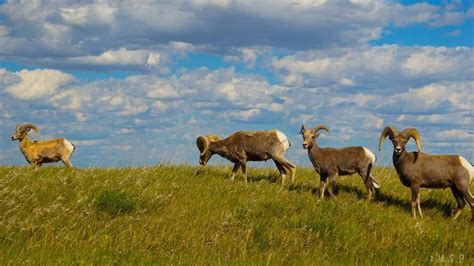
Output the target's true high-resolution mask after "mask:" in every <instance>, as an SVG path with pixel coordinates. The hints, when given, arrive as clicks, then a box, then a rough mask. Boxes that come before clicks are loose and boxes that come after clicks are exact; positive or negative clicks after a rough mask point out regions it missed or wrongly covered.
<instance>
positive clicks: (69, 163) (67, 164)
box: [61, 158, 73, 168]
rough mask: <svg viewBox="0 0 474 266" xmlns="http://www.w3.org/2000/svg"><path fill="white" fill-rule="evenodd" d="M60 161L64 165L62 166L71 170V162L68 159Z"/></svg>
mask: <svg viewBox="0 0 474 266" xmlns="http://www.w3.org/2000/svg"><path fill="white" fill-rule="evenodd" d="M61 161H62V162H63V163H64V165H65V166H66V167H67V168H73V166H72V163H71V160H69V158H66V159H64V160H61Z"/></svg>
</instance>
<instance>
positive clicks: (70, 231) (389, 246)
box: [0, 166, 474, 264]
mask: <svg viewBox="0 0 474 266" xmlns="http://www.w3.org/2000/svg"><path fill="white" fill-rule="evenodd" d="M229 173H230V168H229V167H192V166H157V167H151V168H127V169H76V170H74V171H72V172H71V171H68V170H66V169H64V168H56V167H46V168H43V169H40V170H37V171H33V170H32V169H29V168H22V167H0V264H5V263H8V262H13V263H25V262H30V263H32V262H34V263H35V264H39V263H41V264H44V263H61V264H64V263H98V264H104V263H134V264H136V263H147V264H148V263H164V262H173V263H175V264H182V263H187V264H189V263H199V264H203V263H208V262H210V263H214V264H215V263H220V264H222V263H239V264H240V263H259V264H263V263H279V264H283V263H284V264H287V263H298V264H301V263H305V264H309V263H313V264H315V263H318V264H320V263H322V264H333V263H351V264H352V263H353V262H359V263H373V264H379V263H395V262H398V263H400V262H402V263H417V264H418V263H430V262H441V260H444V261H445V262H449V261H450V260H452V262H462V263H465V264H473V263H474V240H473V238H474V225H472V224H470V223H469V218H470V215H471V212H470V210H469V208H468V207H466V208H465V209H464V211H463V214H462V215H461V217H460V218H459V220H457V221H452V220H451V219H449V218H448V217H446V216H447V215H449V213H450V209H451V208H452V207H454V204H455V203H454V198H453V196H452V195H451V191H450V190H426V189H422V191H421V200H422V203H421V205H422V210H423V211H424V218H423V219H421V220H420V219H419V220H413V219H412V218H411V217H410V212H409V209H410V207H409V195H410V194H409V189H408V188H405V187H403V186H402V185H401V183H400V181H399V180H398V177H397V176H396V174H395V172H394V171H393V170H392V169H390V168H379V169H376V170H375V172H374V176H375V177H376V179H378V180H379V181H380V183H381V185H382V188H381V193H379V195H378V196H377V199H376V200H375V201H372V202H367V200H366V199H365V198H364V197H365V188H364V186H363V184H362V181H361V179H360V177H358V176H357V175H354V176H350V177H338V179H337V187H336V192H337V197H338V198H337V200H332V199H328V200H325V201H322V202H319V203H317V200H316V196H317V187H318V186H319V177H317V175H316V174H315V172H314V171H313V170H312V169H298V171H297V176H296V179H297V180H296V181H297V185H296V186H295V187H293V188H292V189H290V190H282V189H281V186H280V184H279V183H278V182H277V179H278V176H277V171H276V170H275V169H250V172H249V178H250V184H249V185H248V186H247V187H246V186H244V184H243V182H242V179H241V174H240V173H239V175H238V176H237V178H236V180H235V181H234V182H232V181H230V180H229V178H228V177H229ZM473 185H474V184H471V191H474V186H473Z"/></svg>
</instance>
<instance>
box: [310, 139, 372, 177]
mask: <svg viewBox="0 0 474 266" xmlns="http://www.w3.org/2000/svg"><path fill="white" fill-rule="evenodd" d="M308 156H309V160H310V161H311V163H312V164H313V166H314V169H315V170H316V171H317V172H318V173H319V174H320V175H321V174H323V175H324V174H329V173H338V174H339V175H352V174H355V173H357V172H358V170H359V169H363V168H367V167H368V165H371V166H373V165H375V155H374V154H373V153H372V152H371V151H370V150H369V149H367V148H365V147H362V146H357V147H345V148H341V149H336V148H319V147H318V146H317V144H316V145H315V146H314V147H313V148H312V149H310V150H308Z"/></svg>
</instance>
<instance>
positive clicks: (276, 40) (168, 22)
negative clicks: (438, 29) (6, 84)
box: [0, 0, 474, 81]
mask: <svg viewBox="0 0 474 266" xmlns="http://www.w3.org/2000/svg"><path fill="white" fill-rule="evenodd" d="M473 13H474V12H473V11H472V8H471V9H469V10H461V9H457V8H456V7H454V8H449V9H448V8H441V7H440V6H436V5H431V4H427V3H418V4H412V5H402V4H399V3H392V2H385V1H348V2H338V1H321V0H318V1H308V0H304V1H277V2H275V1H270V0H263V1H258V2H252V1H227V0H225V1H217V0H212V1H210V0H206V1H202V0H199V1H164V2H163V1H158V2H153V1H132V0H130V1H123V2H107V1H106V2H104V1H99V2H97V1H84V2H81V3H74V4H71V3H69V2H67V1H54V2H41V1H37V2H33V3H29V2H28V3H27V2H21V1H20V2H17V1H11V2H10V1H8V2H6V3H4V4H2V5H0V18H1V19H2V23H3V25H2V27H0V50H2V51H3V54H7V55H8V56H9V57H17V58H19V57H21V58H23V59H24V60H25V59H26V60H27V61H29V62H31V63H35V64H40V65H43V66H46V65H47V66H64V65H65V64H66V65H67V63H68V62H64V61H72V62H75V61H79V62H81V63H85V64H86V63H87V64H89V63H90V64H91V65H92V66H97V65H101V64H104V63H105V64H106V65H111V64H117V66H119V67H122V68H123V67H126V66H129V64H140V63H145V64H147V65H156V64H158V63H159V61H160V60H159V58H158V57H157V56H158V55H159V54H160V53H156V51H157V49H158V48H163V47H168V48H170V49H172V50H174V51H176V52H189V51H195V50H196V49H201V50H202V51H208V52H209V51H211V52H217V53H219V54H225V55H227V56H228V57H227V59H228V60H229V61H240V62H243V63H244V64H245V65H246V66H248V67H253V66H254V65H255V62H256V60H257V58H258V56H259V51H260V50H259V49H255V47H267V48H269V47H271V48H272V49H275V48H277V49H290V50H307V49H317V48H334V47H353V46H364V45H366V44H367V42H368V41H370V40H375V39H378V38H379V37H380V36H381V32H382V30H383V28H384V27H387V26H390V25H392V24H396V25H398V26H406V25H411V24H417V23H426V24H428V25H432V26H445V25H457V24H459V23H462V22H463V21H465V20H466V19H469V18H471V17H472V16H473ZM136 25H140V27H137V26H136ZM282 25H284V26H282ZM32 43H34V45H33V46H32V45H31V44H32ZM121 49H126V51H122V50H121ZM142 50H143V51H155V52H154V53H155V54H150V53H148V54H147V55H146V58H145V59H144V55H141V54H140V55H138V54H137V53H142V52H139V51H142ZM158 50H159V49H158ZM236 51H237V53H236ZM143 53H144V52H143ZM118 54H120V55H121V56H123V57H124V58H125V60H124V61H125V62H124V61H120V60H116V59H114V58H115V57H116V55H118ZM137 57H139V58H140V59H137ZM126 62H128V63H126ZM69 63H71V62H69ZM346 78H348V79H350V77H346ZM288 79H293V80H296V81H297V80H298V77H297V76H295V75H294V77H293V78H290V77H288Z"/></svg>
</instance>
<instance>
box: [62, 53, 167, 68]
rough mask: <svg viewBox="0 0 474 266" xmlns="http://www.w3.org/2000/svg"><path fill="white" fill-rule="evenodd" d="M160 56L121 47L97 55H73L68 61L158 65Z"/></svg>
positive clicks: (107, 64)
mask: <svg viewBox="0 0 474 266" xmlns="http://www.w3.org/2000/svg"><path fill="white" fill-rule="evenodd" d="M160 58H161V55H160V53H158V52H151V51H147V50H142V49H139V50H127V49H126V48H120V49H118V50H110V51H105V52H103V53H101V54H100V55H96V56H78V57H71V58H68V62H69V63H72V64H80V65H101V66H121V65H123V66H148V67H156V66H157V65H158V64H159V63H160Z"/></svg>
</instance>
